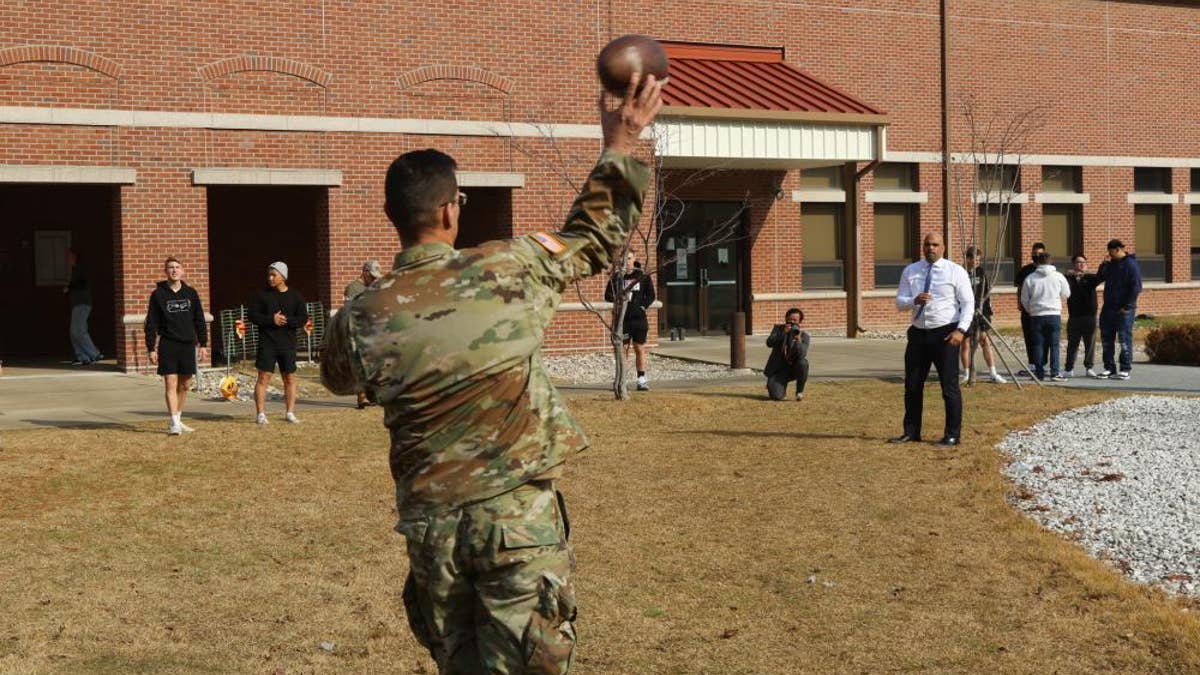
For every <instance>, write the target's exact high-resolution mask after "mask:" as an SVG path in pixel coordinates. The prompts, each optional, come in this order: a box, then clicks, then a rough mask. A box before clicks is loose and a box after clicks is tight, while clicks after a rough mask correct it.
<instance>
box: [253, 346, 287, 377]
mask: <svg viewBox="0 0 1200 675" xmlns="http://www.w3.org/2000/svg"><path fill="white" fill-rule="evenodd" d="M275 366H279V372H280V373H294V372H296V350H295V349H294V348H291V349H289V348H287V347H276V346H275V345H273V344H271V343H269V342H262V343H259V345H258V356H257V357H255V359H254V367H255V368H258V369H259V370H261V371H264V372H268V373H273V372H275Z"/></svg>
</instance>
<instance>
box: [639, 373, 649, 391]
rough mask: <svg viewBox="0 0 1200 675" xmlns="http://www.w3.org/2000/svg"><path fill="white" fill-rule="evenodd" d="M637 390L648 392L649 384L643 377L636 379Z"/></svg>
mask: <svg viewBox="0 0 1200 675" xmlns="http://www.w3.org/2000/svg"><path fill="white" fill-rule="evenodd" d="M637 390H638V391H650V382H649V381H648V380H647V379H646V378H645V376H643V377H639V378H638V379H637Z"/></svg>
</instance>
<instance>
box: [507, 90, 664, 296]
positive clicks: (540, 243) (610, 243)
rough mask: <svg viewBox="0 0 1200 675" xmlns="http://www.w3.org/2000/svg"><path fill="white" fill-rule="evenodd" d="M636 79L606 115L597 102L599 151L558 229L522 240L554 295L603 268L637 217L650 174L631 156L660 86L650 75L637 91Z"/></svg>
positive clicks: (659, 103)
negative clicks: (601, 136)
mask: <svg viewBox="0 0 1200 675" xmlns="http://www.w3.org/2000/svg"><path fill="white" fill-rule="evenodd" d="M639 80H640V77H639V75H637V74H635V75H634V77H633V78H632V79H631V81H630V83H629V88H628V89H627V90H626V92H625V97H624V98H623V99H622V101H621V105H620V107H618V108H617V109H615V110H608V108H607V106H606V105H605V103H604V100H603V98H602V99H601V101H600V124H601V127H602V128H603V130H604V152H603V153H602V154H601V155H600V161H599V162H597V163H596V166H595V168H593V169H592V172H591V174H589V175H588V179H587V181H586V182H585V183H584V186H583V189H582V190H581V191H580V193H579V196H578V197H576V198H575V203H574V204H573V205H572V207H571V211H570V213H569V214H568V215H567V219H566V223H565V224H564V225H563V227H562V229H561V230H560V231H558V232H553V233H550V232H535V233H534V234H531V235H529V236H528V237H523V238H522V239H523V240H524V241H523V242H521V244H522V245H523V246H524V247H525V252H526V253H527V254H528V255H529V256H530V263H531V267H532V269H533V272H534V274H535V275H536V276H537V277H538V278H540V279H541V280H542V281H543V282H544V283H546V284H548V285H550V286H553V287H555V288H556V289H557V290H558V291H559V292H561V291H562V290H563V289H564V288H566V286H567V285H568V284H570V283H572V282H574V281H576V280H578V279H580V278H582V277H585V276H589V275H592V274H596V273H597V272H600V271H602V270H604V269H605V268H607V267H609V266H610V265H611V264H612V261H613V260H614V259H615V258H616V256H617V255H618V254H619V253H620V251H621V249H622V248H623V247H624V245H625V241H626V239H628V238H629V234H630V232H632V231H633V228H634V227H635V226H636V225H637V222H638V219H639V218H640V217H641V213H642V198H643V197H644V196H645V194H646V188H647V186H648V185H649V183H650V170H649V168H648V167H647V166H646V165H645V164H644V163H642V162H640V161H638V160H636V159H634V158H633V157H632V154H633V152H634V151H635V150H636V149H637V146H638V143H639V142H640V138H641V134H642V130H643V129H645V128H646V127H647V126H648V125H649V124H650V123H651V122H653V121H654V117H655V116H656V115H657V114H658V111H659V110H660V109H661V108H662V83H661V82H658V81H656V80H655V79H654V76H653V75H650V76H648V77H647V78H646V83H645V86H643V87H642V88H641V89H640V90H639V89H638V88H637V85H638V82H639Z"/></svg>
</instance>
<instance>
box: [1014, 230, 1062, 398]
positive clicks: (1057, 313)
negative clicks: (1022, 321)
mask: <svg viewBox="0 0 1200 675" xmlns="http://www.w3.org/2000/svg"><path fill="white" fill-rule="evenodd" d="M1034 260H1036V261H1037V266H1038V267H1037V270H1036V271H1034V273H1033V274H1030V275H1029V276H1028V277H1027V278H1026V279H1025V285H1024V286H1022V287H1021V306H1022V307H1025V308H1026V309H1027V310H1028V311H1029V328H1030V330H1029V332H1030V333H1032V334H1033V358H1034V361H1033V374H1034V377H1036V378H1037V379H1039V380H1044V379H1046V357H1047V356H1049V357H1050V379H1051V380H1054V381H1055V382H1062V381H1063V380H1064V379H1066V378H1064V377H1063V375H1062V369H1061V367H1060V361H1059V347H1058V343H1059V342H1060V341H1061V339H1062V301H1063V300H1066V299H1067V298H1069V297H1071V287H1070V286H1069V285H1068V284H1067V278H1066V277H1064V276H1063V275H1062V273H1060V272H1059V271H1058V270H1057V269H1055V267H1054V264H1053V260H1052V258H1051V257H1050V254H1049V253H1047V252H1045V251H1042V252H1041V253H1040V254H1038V257H1037V258H1035V259H1034Z"/></svg>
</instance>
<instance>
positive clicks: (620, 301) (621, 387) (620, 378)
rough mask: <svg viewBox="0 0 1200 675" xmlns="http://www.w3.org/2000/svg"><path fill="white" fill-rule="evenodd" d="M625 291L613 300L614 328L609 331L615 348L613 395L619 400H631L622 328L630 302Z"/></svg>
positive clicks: (610, 339) (610, 340) (613, 348)
mask: <svg viewBox="0 0 1200 675" xmlns="http://www.w3.org/2000/svg"><path fill="white" fill-rule="evenodd" d="M624 296H625V294H624V292H622V293H621V295H620V297H618V298H617V299H616V300H615V301H614V302H613V322H612V330H611V331H609V333H608V339H609V342H610V343H612V350H613V385H612V390H613V397H614V398H615V399H616V400H618V401H628V400H629V385H628V384H626V382H625V354H624V350H623V349H622V347H623V346H624V345H623V343H622V340H621V328H622V326H624V325H625V309H626V307H627V306H628V304H629V303H627V302H626V301H625V297H624Z"/></svg>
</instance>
